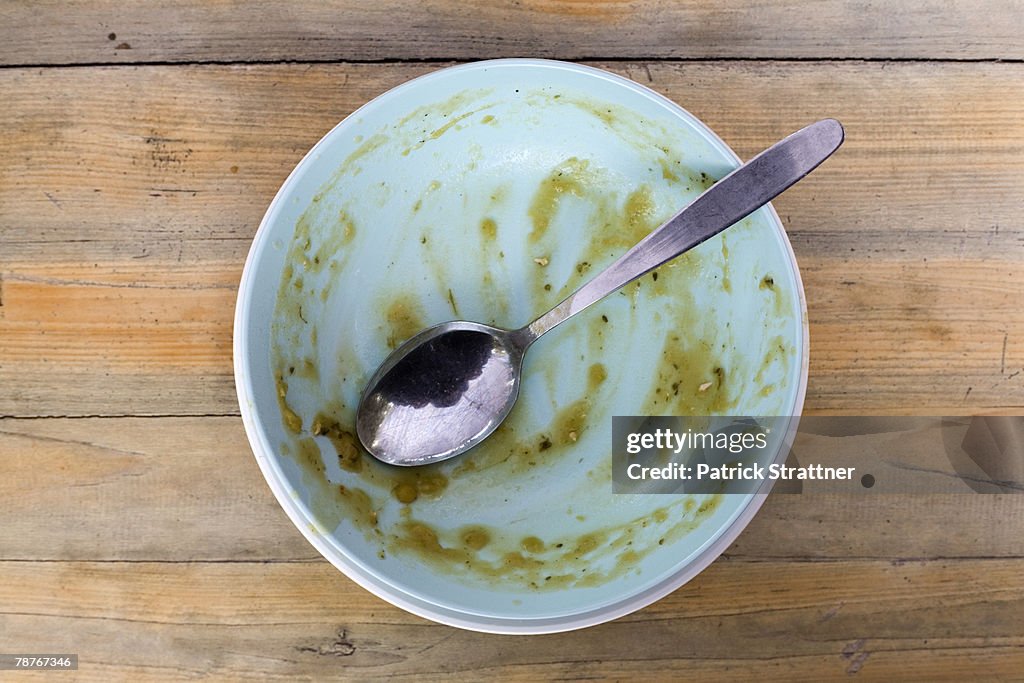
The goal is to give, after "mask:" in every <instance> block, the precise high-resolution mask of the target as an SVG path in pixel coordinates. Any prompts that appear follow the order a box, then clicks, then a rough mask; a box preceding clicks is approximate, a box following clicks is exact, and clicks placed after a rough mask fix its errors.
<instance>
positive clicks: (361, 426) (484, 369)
mask: <svg viewBox="0 0 1024 683" xmlns="http://www.w3.org/2000/svg"><path fill="white" fill-rule="evenodd" d="M523 340H524V335H523V334H522V332H521V331H519V332H518V333H517V332H509V331H507V330H503V329H501V328H498V327H491V326H490V325H483V324H480V323H474V322H469V321H464V320H458V321H454V322H448V323H442V324H440V325H435V326H433V327H429V328H427V329H426V330H423V331H422V332H420V333H419V334H417V335H416V336H414V337H412V338H411V339H409V340H408V341H406V342H405V343H404V344H402V345H401V346H399V347H398V348H397V349H395V351H394V353H392V354H391V355H390V356H389V357H388V359H387V360H386V361H385V362H384V363H383V364H382V365H381V366H380V367H379V368H378V369H377V372H376V373H375V374H374V375H373V377H371V378H370V381H369V383H368V385H367V389H366V393H365V394H364V396H363V399H362V401H361V403H360V407H359V412H358V415H357V418H356V431H357V433H358V436H359V439H360V441H362V442H363V444H364V445H365V446H366V448H367V450H369V451H370V452H371V453H373V454H374V455H375V456H376V457H377V458H379V459H380V460H383V461H384V462H387V463H390V464H392V465H425V464H427V463H431V462H437V461H439V460H445V459H447V458H450V457H452V456H454V455H458V454H459V453H462V452H464V451H466V450H468V449H470V448H472V447H473V446H475V445H476V444H478V443H480V441H482V440H483V439H484V438H486V437H487V436H488V435H489V434H490V433H491V432H493V431H494V430H495V428H497V426H498V425H499V424H501V422H502V420H504V419H505V417H506V416H507V415H508V413H509V411H511V410H512V406H513V405H514V404H515V402H516V399H517V398H518V397H519V384H520V380H519V378H520V370H521V368H522V364H523V356H524V354H525V353H526V347H525V346H524V345H523ZM424 425H426V426H427V427H428V428H427V429H425V430H424V429H423V426H424Z"/></svg>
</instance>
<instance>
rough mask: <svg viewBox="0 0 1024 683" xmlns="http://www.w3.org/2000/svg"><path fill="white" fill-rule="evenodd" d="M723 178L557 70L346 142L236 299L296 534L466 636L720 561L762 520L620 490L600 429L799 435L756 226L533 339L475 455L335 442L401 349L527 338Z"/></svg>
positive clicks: (397, 119) (486, 83)
mask: <svg viewBox="0 0 1024 683" xmlns="http://www.w3.org/2000/svg"><path fill="white" fill-rule="evenodd" d="M736 165H737V162H736V159H735V156H734V155H733V154H732V153H731V152H730V151H729V149H728V148H727V147H726V146H725V145H724V144H723V143H721V141H719V140H718V139H717V138H716V137H715V136H714V135H713V134H711V133H710V132H709V131H708V130H707V129H706V128H705V127H704V126H703V125H702V124H700V123H699V122H698V121H696V120H695V119H694V118H693V117H692V116H690V115H689V114H687V113H686V112H684V111H683V110H681V109H679V108H678V107H676V106H675V105H673V104H671V103H670V102H668V101H667V100H665V99H664V98H662V97H660V96H658V95H655V94H654V93H652V92H651V91H648V90H646V89H644V88H642V87H640V86H637V85H636V84H633V83H632V82H630V81H627V80H625V79H621V78H619V77H616V76H612V75H610V74H607V73H604V72H600V71H596V70H593V69H588V68H585V67H580V66H575V65H566V64H560V63H554V62H540V61H526V60H507V61H499V62H484V63H477V64H471V65H467V66H463V67H457V68H453V69H447V70H444V71H439V72H436V73H433V74H431V75H429V76H427V77H424V78H420V79H417V80H415V81H412V82H410V83H407V84H405V85H404V86H401V87H399V88H397V89H395V90H393V91H390V92H388V93H386V94H385V95H382V96H381V97H379V98H377V99H376V100H374V101H373V102H371V103H370V104H368V105H367V106H365V107H363V108H362V109H360V110H359V111H357V112H355V113H354V114H353V115H352V116H350V117H349V118H348V119H346V120H345V121H344V122H343V123H341V124H339V126H337V127H336V128H335V129H334V130H332V131H331V132H330V133H329V134H328V135H327V136H325V137H324V139H323V140H322V141H321V142H320V143H319V144H318V145H317V146H316V147H315V148H314V149H313V150H312V151H311V152H310V154H309V155H308V156H307V157H306V158H305V159H304V160H303V161H302V162H301V163H300V164H299V166H298V167H297V168H296V169H295V171H294V172H293V173H292V175H291V176H290V177H289V179H288V181H287V182H286V183H285V184H284V186H283V187H282V189H281V191H280V193H279V194H278V196H277V198H276V199H275V200H274V203H273V204H272V206H271V208H270V210H269V211H268V213H267V216H266V218H265V219H264V222H263V224H262V225H261V227H260V230H259V233H258V234H257V237H256V240H255V242H254V245H253V249H252V253H251V254H250V259H249V263H248V264H247V267H246V273H245V276H244V277H243V283H242V287H241V291H240V295H239V296H240V298H239V310H238V319H237V328H236V346H237V348H236V369H237V376H238V383H239V395H240V400H241V404H242V411H243V417H244V419H245V421H246V426H247V430H248V432H249V435H250V439H251V441H252V442H253V447H254V450H255V452H256V455H257V459H258V461H259V462H260V466H261V468H262V469H263V471H264V474H265V475H266V477H267V480H268V482H269V483H270V485H271V487H272V489H273V490H274V492H275V494H276V495H277V496H278V499H279V500H280V501H281V504H282V505H283V506H284V508H285V510H286V511H287V512H288V514H289V515H290V516H291V518H292V519H293V521H295V523H296V525H297V526H298V527H299V528H300V529H301V530H302V531H303V533H304V534H305V535H306V536H307V537H308V538H309V539H310V540H311V542H313V543H314V545H315V546H316V547H317V548H318V549H319V550H320V551H321V552H322V553H323V554H324V555H325V556H326V557H327V558H328V559H329V560H331V561H332V562H333V563H335V564H336V565H337V566H339V567H340V568H341V569H342V570H343V571H345V572H346V573H347V574H348V575H349V576H351V577H352V578H353V579H355V580H356V581H358V582H360V583H361V584H362V585H364V586H366V587H367V588H369V589H370V590H373V591H374V592H376V593H377V594H378V595H381V596H383V597H385V598H386V599H388V600H390V601H392V602H394V603H396V604H399V605H401V606H403V607H406V608H408V609H411V610H412V611H415V612H417V613H419V614H423V615H425V616H429V617H431V618H435V619H438V620H440V621H445V622H448V623H455V624H458V625H462V626H468V627H471V628H480V629H483V630H496V631H541V630H559V629H562V628H570V627H573V626H575V625H581V624H583V623H593V622H594V621H600V620H602V619H603V618H609V617H610V616H614V615H616V614H620V613H622V612H624V611H628V610H629V609H633V608H636V607H639V606H642V605H643V604H645V603H646V602H649V601H650V600H652V599H653V597H656V595H657V594H659V592H664V589H665V587H666V586H670V585H675V584H678V583H679V581H680V580H681V578H680V577H683V576H684V575H685V574H686V573H687V571H689V570H691V569H692V568H693V567H695V566H697V565H700V566H703V565H704V564H706V563H707V562H709V561H710V559H711V558H709V557H708V553H709V552H711V551H712V548H714V547H715V543H716V541H717V542H719V545H721V539H722V538H723V534H727V533H729V534H731V535H732V536H734V535H735V534H736V533H738V528H736V527H737V524H736V522H737V520H739V519H740V518H741V517H742V516H743V513H744V511H745V510H748V509H749V507H750V506H751V504H752V501H754V500H755V497H754V496H753V495H728V496H709V495H703V496H701V495H696V496H664V495H614V494H612V487H611V474H610V464H611V456H610V451H611V417H612V416H614V415H675V414H743V415H793V414H796V413H798V412H799V409H800V405H799V404H800V403H801V401H802V390H803V382H804V381H805V377H806V348H805V341H804V334H805V328H804V308H803V293H802V290H801V288H800V283H799V277H798V275H797V272H796V269H795V264H794V262H793V259H792V253H791V251H790V249H789V246H788V243H787V242H786V239H785V236H784V233H783V232H782V229H781V225H780V224H779V222H778V218H777V217H776V216H775V214H774V212H772V211H771V210H770V209H769V208H765V209H761V210H759V211H757V212H756V213H754V214H753V215H751V216H750V217H748V218H747V219H745V220H743V221H742V222H741V223H739V224H737V225H736V226H734V227H732V228H730V229H729V230H727V231H726V232H725V233H723V234H722V235H720V236H719V237H717V238H715V239H712V240H710V241H709V242H707V243H705V244H703V245H701V246H700V247H698V248H697V249H695V250H694V251H692V252H691V253H689V254H687V255H684V256H683V257H681V258H679V259H677V260H676V261H674V262H672V263H670V264H668V265H666V266H663V267H662V268H660V269H658V271H657V272H656V273H654V274H650V275H647V276H645V277H644V278H643V279H642V280H641V281H640V282H639V283H638V284H634V285H629V286H628V287H627V288H625V289H624V290H622V291H621V292H620V293H617V294H615V295H612V296H611V297H609V298H607V299H606V300H604V301H602V302H600V303H599V304H597V305H595V306H594V307H593V308H592V309H591V310H589V311H588V312H586V313H584V314H582V315H581V316H578V317H577V318H575V319H573V320H570V321H569V322H567V323H566V324H564V325H563V326H561V327H560V328H559V329H557V330H555V331H553V332H552V333H551V334H549V335H548V336H546V337H544V338H543V339H541V340H540V341H538V342H537V344H536V345H535V346H534V347H533V348H532V349H531V351H530V353H529V355H528V357H527V360H526V365H525V369H524V376H523V384H522V394H521V397H520V400H519V403H518V404H517V406H516V407H515V408H514V410H513V412H512V415H511V416H510V418H509V419H508V421H507V422H506V423H505V425H503V426H502V428H501V429H500V430H499V432H498V433H496V434H495V435H494V436H493V437H491V438H490V439H488V440H487V441H486V442H484V443H483V444H482V445H481V446H479V447H478V448H476V449H474V450H473V451H471V452H470V453H468V454H466V455H465V456H462V457H460V458H457V459H454V460H451V461H447V462H445V463H441V464H439V465H437V466H432V467H429V468H415V469H412V470H410V469H401V468H392V467H388V466H385V465H381V464H379V463H377V462H375V461H372V460H371V459H370V458H368V456H365V454H361V453H360V449H359V448H358V446H357V444H356V442H355V440H354V438H353V437H352V434H353V433H354V429H353V424H354V411H355V407H356V405H357V403H358V398H359V394H360V392H361V390H362V389H363V387H364V386H365V382H366V380H367V379H368V378H369V376H370V375H371V374H372V373H373V371H374V369H375V368H376V366H377V365H378V364H379V363H380V362H381V361H382V360H383V359H384V357H385V356H386V355H387V354H388V353H389V351H390V350H391V349H392V348H394V347H395V346H396V345H397V344H399V343H401V342H402V341H403V340H404V339H406V338H408V337H409V336H412V334H414V333H415V332H417V331H418V330H419V329H421V328H422V327H424V326H427V325H430V324H433V323H437V322H443V321H446V320H452V319H467V320H474V321H478V322H484V323H489V324H496V325H499V326H504V327H518V326H520V325H523V324H525V323H527V322H529V321H530V320H531V319H532V318H534V317H535V316H536V315H538V314H540V313H542V312H543V311H545V310H547V309H548V308H550V307H551V306H553V305H555V304H556V303H558V302H559V301H560V300H561V299H562V298H564V297H565V296H567V295H568V294H569V293H571V292H572V291H573V290H574V289H575V288H576V287H578V286H579V285H580V284H582V283H583V282H585V281H586V279H588V278H589V277H591V276H593V275H594V274H596V273H597V272H599V270H600V269H601V268H603V267H604V266H606V265H608V264H609V263H611V262H612V261H613V260H614V259H615V258H616V257H617V256H619V255H621V254H622V253H623V252H625V251H626V250H627V249H628V248H629V247H630V246H632V245H633V244H634V243H636V242H637V241H638V240H639V239H640V238H641V237H642V236H643V235H644V234H646V233H647V232H648V231H650V230H651V229H652V228H653V227H656V226H657V225H658V224H659V223H660V222H661V221H663V220H664V219H666V218H667V217H669V216H670V215H671V214H672V213H674V212H675V211H676V210H678V209H679V208H680V207H681V206H683V205H685V204H686V202H687V201H688V200H690V199H692V198H693V197H695V196H697V195H698V194H699V193H700V192H701V191H702V190H703V189H705V188H706V187H707V186H709V185H710V184H711V183H713V182H714V180H715V179H717V178H719V177H721V176H723V175H725V174H726V173H727V172H728V171H729V170H731V169H732V168H734V167H735V166H736ZM720 550H721V548H717V549H716V550H715V552H720ZM691 573H692V572H691ZM652 596H653V597H652Z"/></svg>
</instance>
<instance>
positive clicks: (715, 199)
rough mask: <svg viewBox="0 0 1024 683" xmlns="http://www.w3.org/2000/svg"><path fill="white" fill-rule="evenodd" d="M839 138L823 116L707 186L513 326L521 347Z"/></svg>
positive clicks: (799, 172) (782, 186) (745, 204)
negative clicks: (543, 309) (544, 308)
mask: <svg viewBox="0 0 1024 683" xmlns="http://www.w3.org/2000/svg"><path fill="white" fill-rule="evenodd" d="M841 144H843V127H842V125H840V123H839V122H838V121H836V120H835V119H823V120H821V121H818V122H817V123H812V124H811V125H809V126H807V127H806V128H803V129H801V130H798V131H797V132H795V133H793V134H792V135H790V136H789V137H787V138H785V139H783V140H780V141H779V142H776V143H775V144H774V145H772V146H771V147H769V148H768V149H766V150H765V151H763V152H761V153H760V154H758V155H757V156H756V157H754V158H753V159H751V160H750V161H748V162H747V163H745V164H743V165H742V166H740V167H739V168H737V169H736V170H734V171H733V172H732V173H730V174H729V175H727V176H725V177H724V178H722V179H721V180H719V181H718V182H717V183H715V184H714V185H712V186H711V187H710V188H708V189H707V190H706V191H705V192H704V193H703V194H701V195H700V196H699V197H697V198H696V199H694V200H693V201H692V202H690V204H689V205H687V206H686V208H684V209H683V210H682V211H680V212H679V213H677V214H676V215H675V216H673V217H672V218H670V219H669V220H668V221H667V222H666V223H664V224H663V225H661V226H660V227H658V228H656V229H655V230H653V231H652V232H651V233H650V234H649V235H647V237H645V238H644V239H642V240H641V241H640V242H638V243H637V244H636V246H634V247H633V248H632V249H630V250H629V251H627V252H626V253H625V254H623V255H622V256H621V257H619V259H618V260H617V261H616V262H615V263H613V264H612V265H610V266H608V268H606V269H605V270H603V271H601V272H600V273H599V274H598V275H596V276H595V277H594V278H593V279H591V280H590V281H589V282H587V283H586V284H585V285H583V286H582V287H580V288H579V289H577V290H576V291H575V292H574V293H573V294H571V295H569V297H568V298H566V299H565V300H564V301H562V302H561V303H560V304H558V305H557V306H555V307H554V308H552V309H551V310H550V311H548V312H547V313H545V314H544V315H542V316H540V317H539V318H537V319H536V320H534V321H533V322H532V323H530V324H529V325H527V326H526V327H523V328H521V329H519V330H517V331H516V336H517V337H518V338H519V340H520V342H521V343H522V345H523V347H524V348H525V347H526V346H529V345H530V344H532V343H533V342H534V341H535V340H536V339H537V338H538V337H540V336H541V335H542V334H544V333H545V332H547V331H548V330H550V329H551V328H553V327H555V326H556V325H558V324H559V323H561V322H563V321H565V320H566V319H568V318H569V317H570V316H573V315H576V314H577V313H579V312H580V311H582V310H583V309H585V308H586V307H588V306H590V305H591V304H593V303H594V302H596V301H600V300H601V299H603V298H604V297H606V296H608V295H609V294H611V293H612V292H615V291H618V290H619V289H621V288H622V287H624V286H626V285H627V284H629V283H630V282H632V281H633V280H636V279H637V278H639V277H641V276H643V275H645V274H646V273H649V272H650V271H652V270H654V269H655V268H657V267H658V266H660V265H662V264H663V263H665V262H667V261H671V260H672V259H674V258H675V257H677V256H679V255H680V254H682V253H683V252H685V251H688V250H689V249H692V248H693V247H695V246H697V245H698V244H700V243H701V242H704V241H705V240H707V239H709V238H711V237H714V236H715V235H717V234H718V233H720V232H722V231H723V230H725V229H726V228H728V227H729V226H730V225H732V224H733V223H735V222H737V221H739V220H741V219H742V218H744V217H746V216H747V215H749V214H751V213H753V212H754V211H756V210H757V209H759V208H761V207H762V206H764V205H765V204H767V203H768V202H770V201H771V200H772V199H774V198H775V197H776V196H778V195H779V194H781V193H782V192H783V191H785V190H786V189H787V188H789V187H790V186H791V185H793V184H794V183H796V182H797V181H798V180H800V179H801V178H803V177H804V176H806V175H807V174H808V173H810V172H811V171H813V170H814V169H815V168H816V167H817V166H818V164H820V163H821V162H823V161H825V159H827V158H828V157H829V156H830V155H831V154H832V153H833V152H835V151H836V150H837V149H838V148H839V145H841Z"/></svg>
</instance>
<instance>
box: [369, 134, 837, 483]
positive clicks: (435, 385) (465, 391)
mask: <svg viewBox="0 0 1024 683" xmlns="http://www.w3.org/2000/svg"><path fill="white" fill-rule="evenodd" d="M842 143H843V127H842V125H840V123H839V122H838V121H836V120H835V119H824V120H822V121H818V122H817V123H813V124H811V125H809V126H807V127H806V128H803V129H801V130H799V131H797V132H796V133H793V134H792V135H790V136H789V137H787V138H785V139H783V140H781V141H779V142H777V143H775V144H774V145H772V146H771V147H769V148H768V149H766V150H765V151H763V152H761V154H759V155H757V156H756V157H754V158H753V159H751V160H750V161H748V162H747V163H745V164H743V165H742V166H740V167H739V168H737V169H736V170H734V171H733V172H732V173H730V174H729V175H727V176H725V177H724V178H722V179H721V180H719V181H718V182H717V183H715V184H714V185H712V186H711V187H710V188H709V189H708V190H706V191H705V192H704V193H703V194H701V195H700V196H699V197H697V198H696V199H694V200H693V201H692V202H691V203H690V204H689V205H688V206H687V207H686V208H684V209H683V210H682V211H680V212H679V213H677V214H676V215H675V216H673V217H672V218H670V219H669V220H668V221H667V222H665V223H664V224H662V225H661V226H660V227H658V228H656V229H655V230H653V231H652V232H651V233H650V234H649V235H647V237H645V238H644V239H642V240H641V241H640V242H638V243H637V244H636V246H634V247H633V248H632V249H630V250H629V251H627V252H626V253H625V254H623V255H622V256H621V257H620V258H619V259H618V260H617V261H615V263H613V264H612V265H610V266H609V267H608V268H607V269H605V270H604V271H602V272H601V273H599V274H598V275H596V276H595V277H594V278H593V279H592V280H590V281H589V282H587V283H586V284H585V285H583V286H582V287H580V288H579V289H577V290H576V292H575V293H573V294H571V295H570V296H569V297H568V298H566V299H565V300H564V301H562V302H561V303H560V304H558V305H557V306H555V307H554V308H552V309H551V310H550V311H548V312H547V313H545V314H544V315H542V316H540V317H539V318H537V319H536V320H534V321H533V322H532V323H530V324H529V325H526V326H525V327H521V328H519V329H517V330H504V329H501V328H497V327H492V326H490V325H482V324H480V323H474V322H468V321H464V320H456V321H454V322H448V323H442V324H440V325H435V326H434V327H430V328H427V329H426V330H424V331H422V332H420V333H419V334H417V335H416V336H414V337H412V338H411V339H409V340H408V341H406V342H405V343H404V344H402V345H401V346H399V347H398V348H397V349H395V350H394V352H393V353H392V354H391V355H390V356H388V357H387V359H385V361H384V363H383V364H381V366H380V367H379V368H378V369H377V372H375V373H374V375H373V377H371V378H370V381H369V383H368V385H367V387H366V390H365V391H364V392H363V396H362V399H361V400H360V402H359V409H358V411H357V413H356V432H357V433H358V435H359V440H360V441H361V442H362V443H363V446H365V447H366V450H368V451H369V452H370V454H371V455H373V456H374V457H375V458H377V459H379V460H382V461H384V462H386V463H390V464H392V465H425V464H427V463H431V462H437V461H439V460H445V459H447V458H451V457H454V456H456V455H459V454H460V453H464V452H465V451H467V450H469V449H470V448H472V447H473V446H475V445H477V444H478V443H480V442H481V441H483V440H484V439H485V438H486V437H487V436H488V435H490V434H491V432H493V431H494V430H495V429H497V427H498V425H499V424H501V422H502V421H503V420H504V419H505V417H506V416H508V414H509V411H511V410H512V405H513V404H514V403H515V402H516V398H518V396H519V381H520V374H521V371H522V367H523V356H524V355H525V354H526V350H527V349H528V348H530V345H531V344H533V342H535V341H537V339H538V338H539V337H540V336H541V335H542V334H544V333H545V332H547V331H548V330H550V329H551V328H553V327H555V326H556V325H558V324H559V323H562V322H564V321H565V320H567V319H568V318H569V317H570V316H573V315H575V314H577V313H579V312H580V311H582V310H583V309H584V308H586V307H588V306H590V305H591V304H593V303H594V302H596V301H599V300H601V299H603V298H604V297H606V296H607V295H609V294H611V293H613V292H615V291H617V290H619V289H621V288H622V287H624V286H625V285H627V284H629V283H630V282H632V281H633V280H635V279H637V278H639V277H641V276H643V275H645V274H646V273H649V272H650V271H652V270H654V269H655V268H657V267H658V266H660V265H662V264H663V263H665V262H667V261H670V260H672V259H674V258H676V257H677V256H679V255H680V254H682V253H683V252H685V251H688V250H689V249H692V248H693V247H695V246H697V245H698V244H700V243H701V242H704V241H705V240H707V239H708V238H710V237H713V236H715V235H717V234H718V233H720V232H722V231H723V230H725V229H726V228H728V227H729V226H730V225H732V224H733V223H736V222H737V221H739V220H741V219H742V218H744V217H745V216H747V215H748V214H750V213H752V212H753V211H755V210H756V209H758V208H760V207H762V206H764V205H765V204H767V203H768V202H769V201H771V200H772V199H773V198H775V197H776V196H777V195H779V194H781V193H782V192H783V191H784V190H786V189H787V188H788V187H790V186H791V185H793V184H794V183H796V182H797V181H798V180H800V179H801V178H803V177H804V176H806V175H807V174H808V173H810V172H811V171H813V170H814V169H815V168H816V167H817V166H818V164H820V163H821V162H823V161H824V160H825V159H827V158H828V157H829V156H830V155H831V154H832V153H833V152H834V151H836V149H838V148H839V145H841V144H842Z"/></svg>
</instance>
